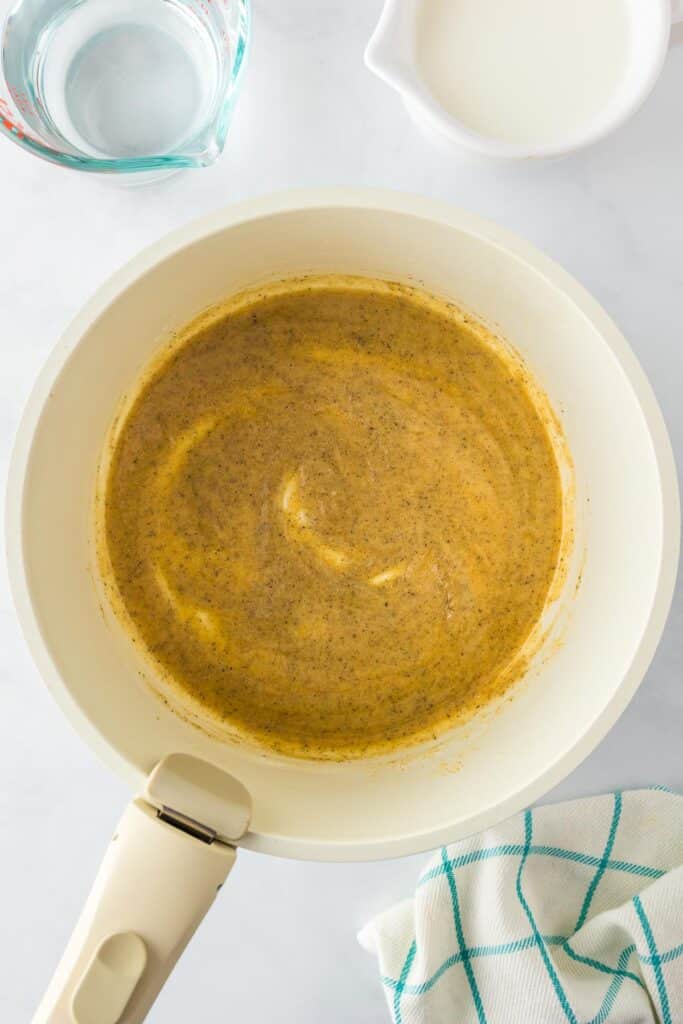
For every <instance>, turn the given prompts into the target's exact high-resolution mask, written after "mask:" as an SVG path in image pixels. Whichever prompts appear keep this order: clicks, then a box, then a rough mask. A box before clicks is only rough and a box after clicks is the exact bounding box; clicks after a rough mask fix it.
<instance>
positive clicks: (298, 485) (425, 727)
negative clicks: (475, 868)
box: [98, 276, 563, 758]
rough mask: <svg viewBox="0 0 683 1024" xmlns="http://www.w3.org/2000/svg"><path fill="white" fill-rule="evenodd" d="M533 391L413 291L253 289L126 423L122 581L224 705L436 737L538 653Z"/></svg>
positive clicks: (514, 368) (372, 731)
mask: <svg viewBox="0 0 683 1024" xmlns="http://www.w3.org/2000/svg"><path fill="white" fill-rule="evenodd" d="M539 397H540V396H539V392H538V391H537V389H535V388H534V385H533V383H532V381H531V380H530V378H529V376H528V374H527V372H526V371H525V370H524V367H523V366H522V365H521V363H520V361H519V360H518V359H517V358H515V357H514V356H513V355H512V354H511V353H509V352H508V351H507V350H506V349H505V348H504V346H502V344H501V343H500V342H499V341H497V340H496V339H495V338H493V337H492V336H491V335H490V334H488V332H486V331H485V330H484V328H483V327H482V326H481V325H479V324H477V323H476V322H474V321H472V320H471V319H470V318H467V317H466V316H465V315H464V314H463V313H462V312H461V311H459V310H458V309H457V308H455V307H453V306H452V305H450V304H448V303H445V302H442V301H440V300H437V299H435V298H433V297H431V296H428V295H426V294H425V293H423V292H420V291H418V290H415V289H412V288H409V287H406V286H403V285H396V284H387V283H385V282H380V281H374V280H370V279H364V278H350V277H339V276H333V277H325V278H321V277H317V278H303V279H298V280H293V281H287V282H281V283H280V284H278V285H273V286H270V287H268V288H264V289H261V290H259V291H253V292H251V293H246V294H244V295H242V296H238V297H237V298H236V299H234V300H232V301H231V302H230V303H227V304H226V305H224V306H223V307H221V308H220V309H215V310H212V311H211V312H210V313H208V314H205V315H204V316H203V317H200V318H199V319H198V320H196V321H194V322H193V323H192V324H190V325H189V326H188V327H187V328H185V330H184V331H183V332H182V333H181V334H180V335H179V336H178V337H176V339H175V340H174V342H173V344H172V345H171V346H170V347H169V348H168V349H167V350H166V352H165V353H164V354H162V356H161V357H160V358H159V359H158V360H157V362H156V363H155V364H154V365H153V366H152V367H151V368H150V370H149V371H148V373H147V374H145V376H144V378H143V379H142V380H141V382H140V384H139V388H138V390H137V391H136V393H135V395H134V397H133V399H132V401H130V402H129V404H128V408H127V411H126V413H125V415H124V416H123V417H122V419H121V420H120V422H119V423H118V425H117V427H116V429H115V432H114V435H113V438H112V441H111V446H110V449H109V452H108V459H107V465H106V472H105V482H104V485H103V487H104V490H103V494H102V495H101V497H103V499H104V500H102V501H100V502H99V503H98V508H99V509H100V513H99V515H100V519H101V522H100V528H99V535H100V537H101V538H103V543H102V544H101V545H100V556H101V557H100V561H101V568H102V571H103V575H104V577H105V581H107V580H108V581H109V583H110V587H109V589H110V593H111V595H112V603H113V605H114V607H115V609H117V610H118V612H119V613H120V614H121V616H122V617H123V618H124V619H125V621H126V623H127V625H128V627H129V628H130V629H132V630H133V632H134V633H135V634H136V635H137V638H138V640H139V641H141V642H142V645H143V647H144V648H145V650H146V652H147V654H148V655H149V656H151V658H152V659H153V661H154V663H155V666H156V668H157V671H158V672H160V674H161V675H162V677H163V678H164V679H165V680H166V683H167V684H168V685H169V686H170V688H171V690H175V691H176V692H177V693H178V696H179V698H180V703H181V704H182V703H183V702H184V703H185V704H187V702H188V699H189V702H190V704H191V705H192V706H193V707H194V708H195V710H198V711H199V713H200V718H201V717H203V718H204V719H205V720H206V721H207V722H211V723H213V725H214V726H215V725H216V724H218V725H219V727H223V726H224V727H226V728H227V729H228V730H229V731H232V732H233V733H234V732H237V733H239V734H241V735H243V736H245V737H249V738H251V739H253V740H256V741H257V742H259V743H261V744H262V745H265V746H266V747H269V748H271V749H276V750H279V751H282V752H285V753H288V754H293V755H298V756H308V757H320V756H325V757H340V758H341V757H352V756H357V755H360V754H363V753H369V752H381V751H383V750H391V749H394V748H397V747H399V746H401V745H405V744H407V743H409V742H415V741H417V740H421V739H425V738H429V737H432V736H436V735H438V734H439V733H441V732H443V731H444V729H445V728H447V727H448V726H449V725H450V724H452V723H454V722H455V721H459V720H462V719H464V718H466V717H467V716H469V715H471V714H472V713H473V712H474V711H475V710H476V709H477V708H479V707H481V706H482V705H483V704H485V703H486V702H488V701H490V700H491V699H492V698H494V697H495V696H497V695H499V694H501V693H502V692H503V691H504V690H505V689H506V688H507V687H508V686H509V685H510V683H511V682H512V681H513V680H514V679H515V678H517V677H518V676H519V675H520V674H521V673H522V672H523V670H524V667H525V664H526V660H527V657H528V653H529V651H528V648H529V644H528V638H529V637H530V635H531V634H532V632H533V631H534V627H536V626H537V624H538V621H539V618H540V616H541V613H542V611H543V609H544V605H545V604H546V601H547V599H548V595H549V592H550V588H551V584H552V582H553V578H554V576H555V573H556V569H557V566H558V561H560V547H561V543H562V528H563V495H562V484H561V479H560V472H559V470H558V463H557V459H556V455H555V450H554V446H553V442H552V440H551V433H550V432H549V429H550V423H551V416H552V414H551V413H550V412H549V410H548V409H547V406H544V403H543V401H539Z"/></svg>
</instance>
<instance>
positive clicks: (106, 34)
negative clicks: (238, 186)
mask: <svg viewBox="0 0 683 1024" xmlns="http://www.w3.org/2000/svg"><path fill="white" fill-rule="evenodd" d="M30 66H31V69H32V78H33V82H32V83H31V85H32V93H33V95H34V96H36V97H37V99H38V100H39V103H40V105H41V107H42V108H43V109H42V111H41V113H42V115H43V117H44V118H45V120H46V121H48V122H49V124H50V126H51V127H52V129H53V130H54V131H55V132H56V133H57V134H58V135H59V136H61V137H62V138H64V139H65V140H66V141H67V142H68V143H70V144H71V145H72V146H74V147H76V149H78V150H79V151H81V152H82V153H84V154H86V155H88V156H93V157H100V158H110V159H126V158H135V157H144V156H151V155H162V154H167V153H171V152H174V151H177V150H178V149H179V148H181V147H182V146H183V144H185V143H187V141H188V140H191V139H192V138H194V137H195V136H196V135H197V134H198V133H199V132H200V131H201V130H202V128H203V127H204V126H205V125H206V124H207V122H208V120H209V119H210V118H211V116H212V111H213V110H214V107H215V104H216V95H217V88H218V84H219V81H220V75H221V60H220V56H219V49H218V46H217V42H216V40H215V39H214V37H213V35H212V33H211V30H210V28H209V25H208V24H207V21H206V20H205V19H204V18H202V17H201V16H198V14H196V13H194V12H193V10H192V6H191V5H187V4H183V3H175V2H173V0H114V2H113V3H112V0H80V2H76V3H74V4H73V5H71V6H69V7H66V8H64V7H61V8H60V9H59V10H58V11H57V14H56V15H55V16H54V17H53V18H52V19H51V21H49V22H48V23H47V24H46V25H45V27H44V29H43V30H42V32H41V34H40V37H39V39H38V41H37V46H36V51H35V54H34V57H33V60H32V61H31V65H30Z"/></svg>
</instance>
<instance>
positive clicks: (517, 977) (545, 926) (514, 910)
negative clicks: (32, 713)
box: [359, 787, 683, 1024]
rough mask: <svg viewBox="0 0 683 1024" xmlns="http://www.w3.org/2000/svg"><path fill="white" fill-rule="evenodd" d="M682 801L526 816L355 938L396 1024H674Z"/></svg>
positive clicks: (679, 989) (441, 865)
mask: <svg viewBox="0 0 683 1024" xmlns="http://www.w3.org/2000/svg"><path fill="white" fill-rule="evenodd" d="M681 865H683V797H681V796H678V795H677V794H676V793H672V792H670V791H669V790H666V789H664V788H659V787H655V788H654V789H646V790H636V791H631V792H624V793H611V794H608V795H606V796H598V797H591V798H588V799H583V800H574V801H571V802H569V803H563V804H555V805H551V806H547V807H539V808H535V809H534V810H528V811H526V812H525V813H524V814H522V815H519V816H517V817H514V818H511V819H509V820H508V821H506V822H504V823H503V824H502V825H499V826H498V827H497V828H493V829H489V830H488V831H487V832H483V833H481V834H480V835H478V836H473V837H471V838H469V839H466V840H463V841H462V842H459V843H454V844H453V845H452V846H448V847H444V848H443V849H442V850H440V851H439V852H438V853H437V854H435V855H434V857H433V858H432V860H431V861H430V862H429V864H428V865H427V867H426V870H425V871H424V873H423V874H422V875H421V877H420V878H419V879H418V882H417V888H416V891H415V895H414V896H413V898H412V899H408V900H405V901H404V902H402V903H399V904H398V905H397V906H395V907H393V908H392V909H391V910H388V911H386V912H385V913H383V914H380V915H379V916H378V917H377V918H375V919H374V920H373V921H371V922H370V924H368V925H367V926H366V927H365V928H364V929H363V930H362V931H361V933H360V935H359V940H360V942H361V944H362V945H363V946H364V947H365V948H366V949H367V950H369V951H370V952H373V953H374V954H375V955H376V956H377V958H378V960H379V968H380V971H381V976H382V984H383V986H384V989H385V992H386V996H387V1000H388V1003H389V1008H390V1011H391V1014H392V1016H393V1020H394V1022H395V1024H470V1022H472V1024H555V1022H557V1024H564V1022H567V1021H569V1022H571V1024H588V1022H590V1024H603V1022H613V1024H617V1022H618V1024H645V1022H650V1021H661V1022H663V1024H683V867H682V866H681Z"/></svg>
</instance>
